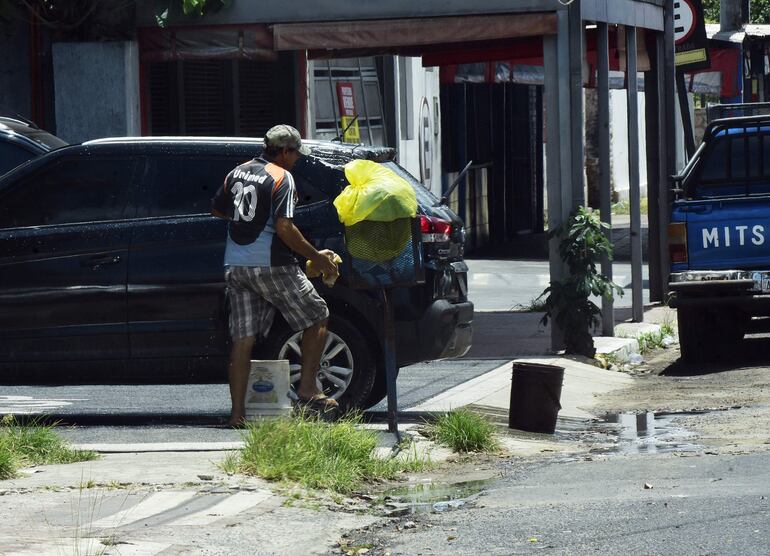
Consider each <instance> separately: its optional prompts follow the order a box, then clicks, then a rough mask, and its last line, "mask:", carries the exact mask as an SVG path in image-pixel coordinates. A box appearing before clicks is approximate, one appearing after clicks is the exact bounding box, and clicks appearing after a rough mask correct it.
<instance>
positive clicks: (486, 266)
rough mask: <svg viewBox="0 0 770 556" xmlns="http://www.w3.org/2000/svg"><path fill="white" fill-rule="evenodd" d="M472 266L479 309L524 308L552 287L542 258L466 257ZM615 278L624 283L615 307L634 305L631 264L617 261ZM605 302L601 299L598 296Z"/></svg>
mask: <svg viewBox="0 0 770 556" xmlns="http://www.w3.org/2000/svg"><path fill="white" fill-rule="evenodd" d="M466 262H467V263H468V267H469V269H470V272H469V276H468V281H469V286H468V289H469V292H468V296H469V297H470V298H471V300H472V301H473V303H474V307H475V309H476V310H477V311H511V310H514V311H515V310H523V309H526V308H529V307H530V306H531V305H532V301H533V300H534V299H536V298H537V297H538V296H540V294H542V293H543V290H544V289H545V288H547V287H548V283H549V281H550V274H549V271H548V261H539V260H519V261H509V260H491V259H469V260H466ZM612 267H613V280H614V281H615V283H617V284H618V285H620V286H622V287H623V292H624V294H623V296H622V297H620V298H619V299H617V300H616V301H615V307H616V308H617V307H631V265H630V264H629V263H625V262H615V263H613V265H612ZM642 278H643V280H644V282H643V285H644V288H645V289H644V290H643V293H644V295H643V296H642V297H643V300H644V303H645V304H647V303H649V301H650V294H649V285H648V283H647V278H648V272H647V266H646V265H645V266H643V267H642ZM594 301H595V302H596V303H597V304H599V305H600V304H601V303H600V301H599V300H594Z"/></svg>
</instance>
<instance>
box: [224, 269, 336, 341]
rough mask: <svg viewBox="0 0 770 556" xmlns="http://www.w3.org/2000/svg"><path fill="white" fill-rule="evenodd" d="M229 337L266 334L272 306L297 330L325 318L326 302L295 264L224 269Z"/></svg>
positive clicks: (273, 310)
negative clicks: (228, 309) (228, 307)
mask: <svg viewBox="0 0 770 556" xmlns="http://www.w3.org/2000/svg"><path fill="white" fill-rule="evenodd" d="M225 285H226V286H227V299H228V301H229V304H230V337H231V338H232V339H233V340H238V339H240V338H247V337H252V336H267V334H268V332H270V326H271V325H272V324H273V317H274V316H275V311H276V309H277V310H278V311H280V313H281V315H283V318H284V319H286V322H287V323H288V324H289V326H290V327H291V328H292V330H294V331H296V332H299V331H300V330H305V329H307V328H310V327H311V326H313V325H314V324H317V323H319V322H321V321H323V320H324V319H326V318H328V317H329V309H328V307H327V306H326V301H324V300H323V298H322V297H321V296H320V295H318V292H316V291H315V287H313V284H311V283H310V280H308V279H307V276H305V274H304V273H303V272H302V271H301V270H300V269H299V267H298V266H297V265H288V266H273V267H269V266H255V267H252V266H228V267H227V268H226V269H225Z"/></svg>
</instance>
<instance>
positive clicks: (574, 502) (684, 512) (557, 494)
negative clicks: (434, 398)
mask: <svg viewBox="0 0 770 556" xmlns="http://www.w3.org/2000/svg"><path fill="white" fill-rule="evenodd" d="M501 472H503V473H507V476H505V477H504V478H503V479H501V480H499V481H496V482H494V483H492V484H490V485H488V488H487V489H486V490H485V491H484V492H483V494H482V495H480V496H478V497H476V498H474V499H473V501H472V502H471V503H470V504H472V507H470V508H468V507H462V508H459V509H457V510H454V511H451V512H447V513H432V512H425V513H424V514H422V515H420V516H419V518H418V520H417V522H416V525H415V527H414V528H412V529H409V530H398V529H397V528H396V527H394V526H393V525H392V524H387V523H384V524H382V526H381V528H380V529H377V530H376V531H375V532H370V531H367V532H360V533H357V534H356V535H354V539H356V542H358V543H369V544H374V545H375V546H376V547H377V549H375V550H374V553H375V554H382V553H389V554H391V555H393V556H395V555H397V554H403V555H411V554H464V555H465V554H467V555H476V554H480V553H483V554H489V555H495V556H503V555H506V556H507V555H509V554H537V553H541V552H545V553H547V554H623V555H629V554H633V555H636V554H677V555H706V554H741V555H760V554H767V547H768V545H770V454H768V453H762V454H757V455H746V456H734V457H719V458H717V457H710V456H708V455H706V456H700V457H695V456H693V457H671V456H654V455H644V456H641V457H638V456H637V457H630V456H629V457H611V458H606V459H602V458H601V457H599V456H597V457H595V458H593V457H588V458H585V459H584V460H582V461H575V462H556V463H550V464H545V465H544V464H542V463H536V464H531V465H524V466H517V465H515V464H511V465H509V466H508V467H507V468H506V466H503V470H502V471H501ZM645 485H647V487H646V486H645Z"/></svg>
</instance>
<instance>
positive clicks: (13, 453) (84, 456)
mask: <svg viewBox="0 0 770 556" xmlns="http://www.w3.org/2000/svg"><path fill="white" fill-rule="evenodd" d="M98 457H99V456H98V454H97V453H96V452H90V451H83V450H73V449H72V448H70V447H69V445H68V444H67V443H66V442H65V441H64V440H62V439H61V437H59V435H58V434H56V431H55V425H45V424H42V423H41V422H40V421H37V420H32V421H31V422H29V423H24V424H22V423H20V422H19V421H18V420H17V419H16V418H15V417H14V416H12V415H6V416H5V417H3V418H2V419H1V420H0V480H4V479H10V478H12V477H15V476H16V474H17V473H18V470H19V469H20V468H21V467H27V466H31V465H47V464H53V463H75V462H79V461H90V460H93V459H96V458H98Z"/></svg>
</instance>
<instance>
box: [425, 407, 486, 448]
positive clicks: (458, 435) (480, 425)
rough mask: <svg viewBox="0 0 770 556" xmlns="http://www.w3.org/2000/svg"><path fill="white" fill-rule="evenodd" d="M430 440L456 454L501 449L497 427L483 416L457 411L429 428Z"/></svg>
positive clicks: (447, 414) (441, 418) (438, 419)
mask: <svg viewBox="0 0 770 556" xmlns="http://www.w3.org/2000/svg"><path fill="white" fill-rule="evenodd" d="M427 432H428V436H429V438H432V439H433V440H435V441H436V442H438V443H439V444H443V445H444V446H448V447H449V448H451V449H452V450H453V451H455V452H494V451H496V450H498V449H499V448H500V445H499V443H498V442H497V440H496V439H495V426H494V425H493V424H492V423H490V422H489V421H488V420H487V419H485V418H484V417H483V416H481V415H478V414H477V413H473V412H472V411H469V410H467V409H457V410H454V411H450V412H449V413H446V414H444V415H441V416H439V417H438V418H437V419H436V420H435V422H433V423H431V424H429V425H428V426H427Z"/></svg>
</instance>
